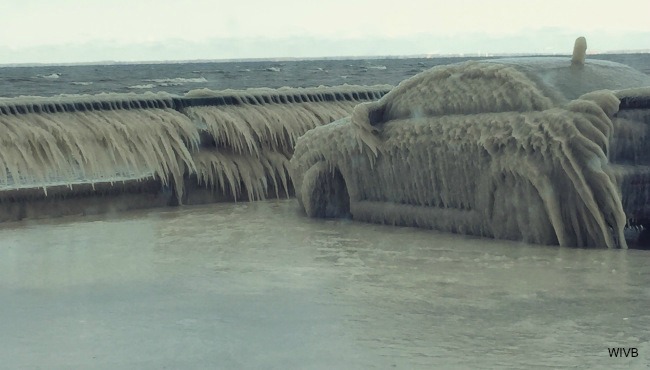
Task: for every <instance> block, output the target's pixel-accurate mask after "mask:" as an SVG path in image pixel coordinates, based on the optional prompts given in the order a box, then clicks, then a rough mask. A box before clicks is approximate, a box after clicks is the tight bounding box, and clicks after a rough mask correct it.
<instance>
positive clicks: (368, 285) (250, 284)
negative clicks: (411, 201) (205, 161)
mask: <svg viewBox="0 0 650 370" xmlns="http://www.w3.org/2000/svg"><path fill="white" fill-rule="evenodd" d="M649 266H650V253H649V252H648V251H638V250H629V251H623V250H611V251H610V250H579V249H568V248H559V247H543V246H532V245H526V244H521V243H512V242H503V241H494V240H487V239H479V238H469V237H465V236H458V235H452V234H443V233H438V232H434V231H427V230H418V229H411V228H395V227H388V226H379V225H372V224H364V223H356V222H352V221H347V220H329V221H323V220H311V219H307V218H305V217H303V216H302V215H301V214H300V213H298V211H297V205H296V204H295V203H294V201H292V200H290V201H271V202H259V203H254V204H241V203H240V204H218V205H210V206H201V207H187V208H178V209H172V208H168V209H162V210H153V211H145V212H137V213H126V214H120V215H114V216H112V217H109V218H89V217H86V218H66V219H57V220H49V221H38V222H32V223H29V222H22V223H15V224H6V225H3V226H1V227H0V300H1V302H2V304H1V305H0V313H1V314H0V328H2V330H1V331H0V359H2V362H1V365H0V367H6V368H21V369H30V368H43V369H71V368H85V369H94V368H98V369H117V368H120V369H127V368H129V369H161V368H169V369H177V368H223V369H271V368H273V369H335V368H336V369H366V368H376V369H385V368H398V369H408V368H422V369H432V368H467V369H470V368H473V369H477V368H486V369H488V368H519V369H521V368H590V369H593V368H603V369H612V368H646V367H648V366H649V365H650V330H649V329H648V328H650V267H649ZM608 347H635V348H637V349H638V353H639V356H638V357H636V358H626V359H620V358H619V359H614V358H610V357H609V355H608V351H607V348H608Z"/></svg>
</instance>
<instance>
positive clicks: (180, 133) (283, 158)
mask: <svg viewBox="0 0 650 370" xmlns="http://www.w3.org/2000/svg"><path fill="white" fill-rule="evenodd" d="M389 88H390V87H387V86H347V85H346V86H339V87H319V88H282V89H249V90H244V91H235V90H226V91H209V90H195V91H191V92H189V93H188V94H186V95H185V96H173V95H170V94H165V93H157V94H153V93H148V94H100V95H84V96H76V95H75V96H57V97H50V98H41V97H20V98H11V99H0V202H1V203H3V204H4V205H5V207H4V209H12V210H13V211H12V212H13V213H12V214H11V215H0V220H2V219H15V218H21V217H23V216H25V215H27V216H38V214H37V213H38V212H41V211H40V210H42V209H43V208H45V207H42V206H39V207H37V208H38V209H39V211H38V212H36V211H34V212H32V211H26V210H25V209H19V208H21V207H23V208H25V207H30V205H29V203H35V202H36V203H38V202H41V203H43V202H50V203H51V202H58V203H61V202H62V199H63V198H66V197H68V198H69V197H75V196H78V195H83V196H85V197H89V196H96V195H101V194H109V193H110V194H113V195H115V194H114V193H128V192H129V191H128V189H127V188H129V189H134V190H133V191H132V192H135V193H138V192H142V191H147V192H150V191H152V190H153V192H154V193H156V194H157V197H158V198H156V199H157V200H156V201H155V202H153V203H156V204H160V203H163V204H164V203H195V202H203V201H205V200H206V199H208V198H209V197H208V198H206V196H201V197H196V196H195V194H192V193H198V192H199V191H200V190H201V188H207V189H208V190H209V191H210V193H212V194H218V196H217V198H221V197H226V198H228V199H242V198H243V199H251V200H254V199H263V198H265V197H266V196H267V195H269V194H273V195H275V196H279V195H280V194H290V193H291V191H292V190H291V184H290V182H289V180H288V174H287V171H288V169H287V168H288V158H289V157H290V155H291V153H292V152H293V145H294V142H295V140H296V139H297V137H299V136H301V135H302V134H303V133H304V132H306V131H307V130H309V129H312V128H314V127H316V126H318V125H322V124H326V123H329V122H331V121H333V120H336V119H338V118H341V117H344V116H346V115H348V114H349V113H350V112H351V111H352V109H353V107H354V106H355V105H356V104H358V103H360V102H364V101H371V100H377V99H379V98H380V97H381V96H382V95H383V94H385V93H386V91H388V90H389ZM152 181H154V183H158V184H159V185H158V187H157V188H156V187H155V186H153V187H152V186H151V182H152ZM145 185H146V186H145ZM53 189H54V190H55V191H54V192H51V190H53ZM66 189H67V191H66ZM116 189H118V190H116ZM120 189H121V190H120ZM190 190H191V191H190ZM269 192H272V193H269ZM159 198H165V199H166V201H161V200H160V199H159ZM217 198H215V199H217ZM18 203H19V204H20V205H21V206H20V207H18V206H16V204H18ZM58 203H57V204H58ZM145 203H146V202H145ZM140 206H146V204H142V205H139V207H140ZM56 207H57V208H58V209H59V211H57V212H59V213H60V212H63V213H65V212H64V211H61V208H62V207H63V208H65V207H64V206H59V205H57V206H56ZM122 208H124V207H121V208H120V209H122ZM127 208H128V207H127Z"/></svg>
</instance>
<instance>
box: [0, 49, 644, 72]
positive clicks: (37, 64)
mask: <svg viewBox="0 0 650 370" xmlns="http://www.w3.org/2000/svg"><path fill="white" fill-rule="evenodd" d="M649 53H650V49H633V50H607V51H598V52H592V53H589V52H587V55H613V54H649ZM523 56H535V57H538V56H539V57H541V56H571V54H568V53H448V54H435V53H423V54H410V55H395V54H388V55H347V56H345V55H341V56H319V57H254V58H223V59H177V60H175V59H170V60H131V61H129V60H100V61H92V62H24V63H0V67H3V68H4V67H49V66H52V67H55V66H61V67H68V66H93V65H97V66H99V65H131V64H145V65H146V64H186V63H187V64H191V63H197V64H198V63H233V62H283V61H315V60H363V59H433V58H481V57H484V58H493V57H523Z"/></svg>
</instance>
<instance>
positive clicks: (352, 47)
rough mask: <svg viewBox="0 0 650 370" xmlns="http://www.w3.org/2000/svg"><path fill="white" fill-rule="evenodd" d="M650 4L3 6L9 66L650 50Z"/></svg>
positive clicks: (343, 0)
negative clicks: (583, 40) (580, 45)
mask: <svg viewBox="0 0 650 370" xmlns="http://www.w3.org/2000/svg"><path fill="white" fill-rule="evenodd" d="M648 14H650V1H649V0H622V1H616V2H611V1H601V0H592V1H581V0H446V1H439V0H393V1H387V0H322V1H309V0H299V1H297V0H296V1H294V0H273V1H270V0H247V1H237V0H19V1H18V0H0V15H1V18H0V50H1V52H0V63H33V62H89V61H108V60H116V61H138V60H139V61H142V60H189V59H229V58H274V57H321V56H352V55H403V54H427V53H435V54H448V53H557V52H561V53H569V52H570V51H571V48H572V43H573V39H575V37H577V36H580V35H585V36H587V40H588V42H589V46H590V51H591V52H598V51H606V50H623V49H645V50H647V49H650V21H649V20H648Z"/></svg>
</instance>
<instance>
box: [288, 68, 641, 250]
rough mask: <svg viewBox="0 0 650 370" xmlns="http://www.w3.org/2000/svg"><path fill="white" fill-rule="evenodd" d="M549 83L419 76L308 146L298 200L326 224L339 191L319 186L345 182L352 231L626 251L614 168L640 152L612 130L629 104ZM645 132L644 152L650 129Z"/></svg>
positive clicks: (313, 137)
mask: <svg viewBox="0 0 650 370" xmlns="http://www.w3.org/2000/svg"><path fill="white" fill-rule="evenodd" d="M533 63H537V61H535V62H533ZM567 64H568V63H567ZM554 73H555V72H554ZM543 82H544V81H543V80H542V79H541V78H531V77H530V76H529V75H528V71H527V70H526V69H522V70H520V69H517V68H514V67H513V66H511V65H508V64H499V63H477V62H470V63H462V64H458V65H452V66H443V67H435V68H433V69H431V70H429V71H426V72H423V73H421V74H419V75H417V76H415V77H413V78H411V79H409V80H406V81H404V82H403V83H402V84H400V85H399V86H398V87H396V88H395V89H393V90H392V91H391V92H390V93H388V94H386V95H385V96H384V97H383V98H382V99H381V100H379V101H378V102H374V103H367V104H361V105H359V106H357V107H356V108H355V110H354V112H353V114H352V116H351V118H349V119H347V120H342V121H340V122H338V123H335V124H330V125H327V126H325V127H320V128H316V129H314V130H312V131H309V132H308V133H307V134H306V135H305V136H304V137H303V138H301V140H300V141H299V142H298V144H297V146H296V150H295V153H294V156H293V158H292V160H291V163H292V169H293V178H294V184H295V187H296V195H297V197H298V199H299V201H300V202H301V204H302V205H303V206H304V208H305V210H306V211H307V213H308V214H310V215H313V216H319V215H322V214H323V212H325V211H323V208H322V207H321V206H320V205H319V204H320V203H323V202H324V201H325V202H326V201H327V200H326V198H327V194H328V192H330V193H332V194H333V193H336V191H338V190H332V189H325V188H323V187H322V186H320V185H319V184H320V183H322V182H323V179H326V178H330V179H332V178H334V179H336V178H337V176H339V174H340V178H342V179H343V180H342V181H343V182H344V183H345V187H346V189H347V191H348V193H349V203H350V206H349V209H350V213H351V215H352V217H353V218H354V219H358V220H367V221H373V222H381V223H389V224H399V225H409V226H410V225H413V226H421V227H430V228H435V229H440V230H445V231H452V232H458V233H467V234H474V235H481V236H489V237H495V238H505V239H513V240H524V241H528V242H535V243H543V244H560V245H565V246H601V247H604V246H607V247H616V246H619V247H625V246H626V242H625V239H624V235H623V230H624V227H625V225H626V222H627V221H628V219H629V217H628V215H626V213H625V209H624V208H623V201H622V199H621V195H622V194H621V183H622V177H621V176H619V172H618V169H619V168H617V167H615V166H611V163H610V160H609V158H610V156H611V152H612V150H613V149H614V150H615V151H616V153H617V155H628V156H629V155H630V154H629V153H630V152H633V151H634V150H635V149H634V147H631V146H629V145H628V144H629V143H630V141H629V140H626V139H625V138H624V137H623V136H624V135H626V134H625V132H629V131H628V130H629V129H630V127H631V126H630V125H619V124H615V121H616V120H618V118H615V115H616V114H617V112H618V110H619V106H620V104H621V101H620V100H619V98H618V97H617V96H616V94H614V93H613V92H611V91H595V92H591V93H587V94H583V95H580V96H578V97H577V98H571V99H567V98H566V96H565V95H563V94H562V91H561V90H560V91H555V90H553V89H552V86H549V85H543ZM589 86H591V85H589ZM647 92H648V91H646V90H644V91H642V92H641V94H639V95H640V96H643V95H644V94H645V93H647ZM571 93H575V91H574V90H573V91H571ZM628 95H629V94H628ZM622 98H623V96H622ZM624 99H625V104H628V105H631V104H634V101H635V100H634V98H633V97H631V96H627V95H626V96H625V97H624ZM641 101H643V99H641V98H639V99H637V100H636V102H637V103H639V102H641ZM616 122H618V121H616ZM639 125H641V126H644V127H638V130H637V139H639V140H641V141H643V137H645V135H646V132H647V129H646V127H645V126H647V122H646V123H644V122H640V123H639V124H638V125H637V126H639ZM638 134H642V135H638ZM614 138H617V140H614ZM612 143H615V144H614V146H615V148H611V146H612ZM621 153H627V154H621ZM324 174H329V175H324ZM328 176H329V177H328ZM627 190H630V191H632V190H633V189H627ZM637 193H639V191H637ZM646 198H647V197H641V196H640V197H639V198H638V200H639V201H645V200H646ZM628 199H629V197H628Z"/></svg>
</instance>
